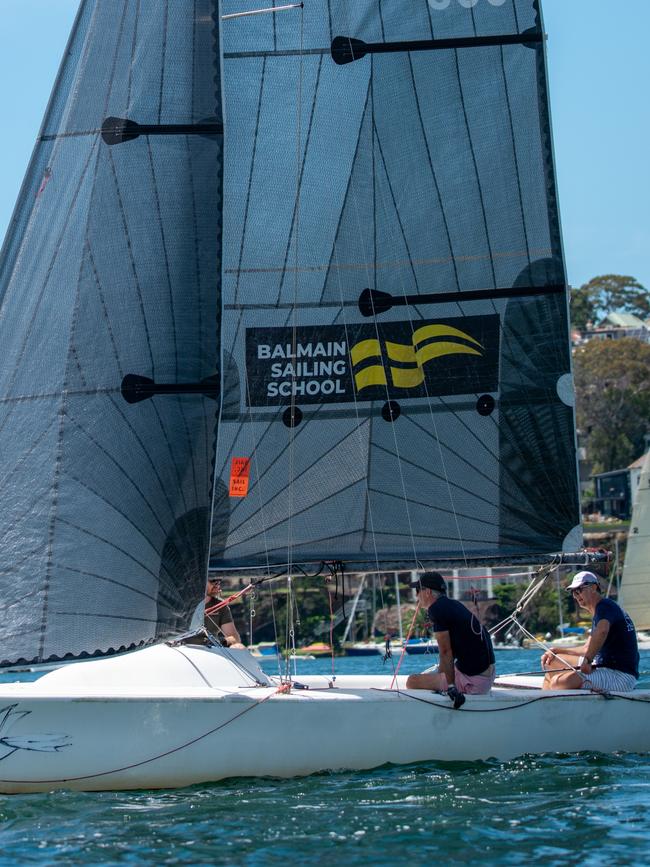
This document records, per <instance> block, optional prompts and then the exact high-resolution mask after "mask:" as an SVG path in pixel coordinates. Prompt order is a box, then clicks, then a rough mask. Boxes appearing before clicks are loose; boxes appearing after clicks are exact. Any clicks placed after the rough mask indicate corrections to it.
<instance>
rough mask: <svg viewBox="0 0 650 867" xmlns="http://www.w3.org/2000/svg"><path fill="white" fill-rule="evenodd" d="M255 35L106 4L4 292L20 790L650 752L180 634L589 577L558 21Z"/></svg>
mask: <svg viewBox="0 0 650 867" xmlns="http://www.w3.org/2000/svg"><path fill="white" fill-rule="evenodd" d="M259 3H260V0H222V2H217V0H114V2H111V3H106V2H104V0H81V3H80V7H79V12H78V15H77V18H76V21H75V24H74V27H73V31H72V34H71V37H70V41H69V44H68V46H67V49H66V51H65V56H64V60H63V63H62V66H61V70H60V72H59V75H58V78H57V80H56V83H55V86H54V91H53V95H52V98H51V101H50V103H49V106H48V109H47V113H46V116H45V119H44V122H43V126H42V129H41V132H40V135H39V137H38V141H37V143H36V147H35V150H34V154H33V157H32V160H31V163H30V166H29V169H28V173H27V177H26V179H25V181H24V184H23V187H22V190H21V193H20V197H19V201H18V203H17V206H16V210H15V213H14V216H13V219H12V223H11V226H10V229H9V232H8V235H7V238H6V241H5V244H4V247H3V250H2V257H1V261H0V305H1V306H0V327H1V328H2V334H3V340H2V344H3V365H2V369H1V370H0V445H1V447H2V455H3V465H2V481H1V483H0V493H1V496H2V506H3V508H2V510H1V512H0V522H1V530H0V533H1V536H2V547H1V549H0V551H1V557H2V565H1V567H0V568H1V574H2V604H3V617H2V618H1V620H0V660H1V662H2V665H3V669H4V672H5V673H4V675H3V681H4V682H3V683H2V685H1V686H0V741H1V742H2V746H3V751H2V753H1V754H0V791H2V792H37V791H47V790H50V789H56V788H61V787H63V788H72V789H82V790H93V789H132V788H148V787H171V786H184V785H188V784H192V783H198V782H203V781H208V780H218V779H222V778H224V777H229V776H247V775H271V776H279V777H285V776H292V775H299V774H308V773H312V772H315V771H320V770H324V769H345V768H347V769H355V768H356V769H363V768H372V767H376V766H378V765H382V764H385V763H387V762H394V763H405V762H416V761H423V760H432V759H444V760H449V761H451V760H474V759H483V758H487V757H490V756H494V757H498V758H503V759H507V758H509V757H513V756H517V755H520V754H523V753H544V752H553V751H562V752H570V751H577V750H602V751H605V752H609V751H612V750H633V751H637V752H638V751H644V750H647V749H648V748H650V735H649V732H650V726H649V725H648V719H649V717H648V708H647V703H648V700H650V694H648V693H647V692H646V691H639V692H638V693H635V694H634V696H632V695H631V694H629V695H620V696H616V695H614V696H612V697H611V700H609V701H605V700H604V699H603V697H602V696H600V695H593V694H590V693H588V692H584V691H583V692H580V693H570V692H569V693H555V694H553V693H542V692H541V691H540V690H538V689H537V688H533V689H532V690H531V689H525V690H524V689H520V688H518V686H521V685H522V684H516V683H515V684H514V685H512V686H504V685H501V686H499V687H498V688H496V689H494V690H493V692H492V694H491V695H488V696H476V697H468V698H467V701H466V703H465V705H464V706H463V708H462V709H460V710H454V708H453V707H452V705H451V704H450V702H449V700H448V698H447V697H446V696H440V695H436V694H428V693H424V692H415V691H408V690H405V688H404V687H405V679H404V678H403V677H402V676H397V677H391V676H388V675H382V676H361V675H359V676H354V675H349V676H345V677H343V676H341V677H334V676H309V677H303V676H302V675H301V677H300V682H297V681H296V680H295V678H293V677H292V676H291V675H290V674H286V675H285V676H284V677H279V676H278V677H270V676H268V675H267V674H265V673H264V672H263V671H262V670H261V668H260V667H259V666H258V664H257V662H256V661H255V660H254V659H253V658H252V657H251V656H250V654H248V653H247V652H246V651H244V650H241V651H230V650H228V649H227V648H223V647H221V646H220V645H219V644H218V642H216V641H214V640H213V639H212V638H211V637H210V636H209V635H206V634H203V633H201V632H200V631H199V632H198V633H192V634H189V635H188V634H186V633H185V632H184V631H185V630H187V628H188V626H189V623H190V618H191V614H192V611H193V609H194V607H195V606H196V604H197V603H198V602H199V601H200V599H201V598H202V597H203V595H204V590H205V580H206V577H207V569H208V564H209V563H210V565H211V567H212V568H215V569H220V570H222V571H223V572H225V573H228V574H237V575H240V576H242V575H248V576H250V581H251V583H257V584H258V585H259V584H261V583H263V582H264V581H265V580H267V579H268V578H276V577H277V575H286V576H287V582H288V586H289V588H290V587H291V580H292V576H295V575H297V574H300V575H304V574H308V575H312V574H314V575H315V574H316V573H318V572H322V571H323V570H325V571H328V570H329V572H331V573H334V572H336V573H337V574H341V572H342V571H343V570H348V571H355V572H367V573H379V572H380V571H391V570H392V571H410V570H421V569H423V568H427V567H434V568H437V569H444V568H446V567H448V566H454V565H465V566H467V565H478V564H485V565H488V566H490V565H496V564H499V563H526V564H531V563H533V564H534V563H562V562H564V563H576V564H580V565H586V564H588V563H590V562H591V559H592V555H590V554H589V553H585V552H583V551H582V550H581V544H582V539H581V531H580V521H579V508H578V494H577V481H576V476H577V474H576V450H575V436H574V410H573V389H572V379H571V359H570V351H569V335H568V323H567V284H566V276H565V269H564V262H563V253H562V244H561V236H560V224H559V217H558V209H557V198H556V189H555V175H554V166H553V152H552V142H551V127H550V119H549V113H548V97H547V77H546V69H545V54H544V30H543V24H542V19H541V11H540V8H539V3H538V2H537V0H506V2H494V0H477V2H475V3H461V2H457V0H449V2H438V0H428V2H427V0H401V2H400V3H386V2H380V0H355V2H354V3H349V2H347V0H305V2H304V3H302V2H300V3H291V2H289V3H285V4H283V5H278V6H276V7H273V8H260V6H259ZM314 580H316V579H314ZM289 627H290V628H289V629H288V632H289V633H291V632H292V629H293V626H291V624H289ZM20 669H22V670H26V671H27V676H26V678H23V677H21V675H20V671H19V670H20ZM12 672H13V674H12ZM12 679H13V680H12ZM8 680H10V681H11V680H12V682H6V681H8ZM524 685H527V686H530V685H531V684H524ZM538 685H539V684H533V687H536V686H538ZM497 711H498V713H496V712H497Z"/></svg>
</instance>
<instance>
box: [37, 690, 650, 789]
mask: <svg viewBox="0 0 650 867" xmlns="http://www.w3.org/2000/svg"><path fill="white" fill-rule="evenodd" d="M506 688H507V687H506ZM510 688H512V687H510ZM370 689H371V690H372V691H373V692H386V693H391V694H392V695H395V696H398V697H399V698H409V699H412V700H413V701H419V702H421V703H422V704H427V705H429V707H435V708H438V709H439V710H447V711H452V712H453V713H470V714H473V713H477V714H479V713H500V712H501V711H511V710H520V709H521V708H524V707H528V705H531V704H535V703H536V702H538V701H554V700H558V699H567V698H571V699H574V700H575V699H576V698H577V699H580V700H585V699H588V700H590V701H592V700H593V699H594V698H595V697H597V695H598V693H595V692H591V691H589V692H587V691H586V690H571V691H567V692H556V693H553V692H552V691H551V690H545V691H544V695H539V696H535V698H530V699H526V700H524V701H521V702H518V703H517V704H512V705H507V706H506V707H472V708H470V707H468V706H467V705H465V706H464V707H462V708H458V709H456V708H454V706H453V705H452V704H449V702H447V701H436V700H435V699H434V700H433V701H432V700H430V699H426V698H421V697H420V696H417V695H413V693H412V692H411V691H400V692H396V691H395V690H390V689H385V688H382V687H377V686H371V687H370ZM533 689H537V690H538V691H539V692H542V689H541V687H533ZM608 696H609V697H610V698H612V699H624V700H627V701H639V702H642V703H644V704H645V703H648V702H650V699H647V698H632V697H631V696H629V697H628V696H627V695H625V694H623V693H619V694H616V695H613V694H611V693H608ZM443 698H444V697H443V696H442V695H440V699H443ZM47 782H49V781H47Z"/></svg>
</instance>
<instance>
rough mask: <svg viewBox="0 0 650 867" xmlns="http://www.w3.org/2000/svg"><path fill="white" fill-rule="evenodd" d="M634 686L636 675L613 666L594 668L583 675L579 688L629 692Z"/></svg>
mask: <svg viewBox="0 0 650 867" xmlns="http://www.w3.org/2000/svg"><path fill="white" fill-rule="evenodd" d="M635 686H636V677H635V676H634V675H633V674H628V673H627V672H626V671H616V669H614V668H595V669H594V670H593V671H592V672H591V674H586V675H584V681H583V683H582V687H581V689H592V688H596V689H604V690H606V691H607V692H631V691H632V690H633V689H634V687H635Z"/></svg>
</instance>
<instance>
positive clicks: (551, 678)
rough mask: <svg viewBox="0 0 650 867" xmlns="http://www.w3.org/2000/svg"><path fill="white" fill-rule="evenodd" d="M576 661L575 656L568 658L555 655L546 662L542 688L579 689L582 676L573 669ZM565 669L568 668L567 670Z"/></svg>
mask: <svg viewBox="0 0 650 867" xmlns="http://www.w3.org/2000/svg"><path fill="white" fill-rule="evenodd" d="M577 661H578V660H577V659H576V657H572V658H571V659H570V660H569V659H564V658H563V657H561V656H555V657H554V658H553V659H552V660H551V661H550V662H548V663H546V675H545V676H544V683H543V685H542V689H580V688H581V686H582V677H581V676H580V675H579V674H576V672H575V671H573V669H574V668H577V665H576V663H577ZM562 669H565V670H562ZM566 669H569V670H568V671H567V670H566Z"/></svg>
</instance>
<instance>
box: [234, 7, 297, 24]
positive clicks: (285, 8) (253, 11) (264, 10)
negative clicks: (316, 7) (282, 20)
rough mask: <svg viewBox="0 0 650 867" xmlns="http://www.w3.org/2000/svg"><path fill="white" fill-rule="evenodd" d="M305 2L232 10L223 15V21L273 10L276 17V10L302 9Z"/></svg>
mask: <svg viewBox="0 0 650 867" xmlns="http://www.w3.org/2000/svg"><path fill="white" fill-rule="evenodd" d="M303 6H304V4H303V3H289V4H287V5H285V6H269V7H267V8H264V9H251V10H250V11H248V12H230V13H229V14H228V15H222V16H221V20H222V21H230V20H232V19H233V18H246V17H247V16H249V15H263V14H264V13H266V12H272V13H273V17H274V18H275V13H276V12H285V11H286V10H288V9H302V8H303Z"/></svg>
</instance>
